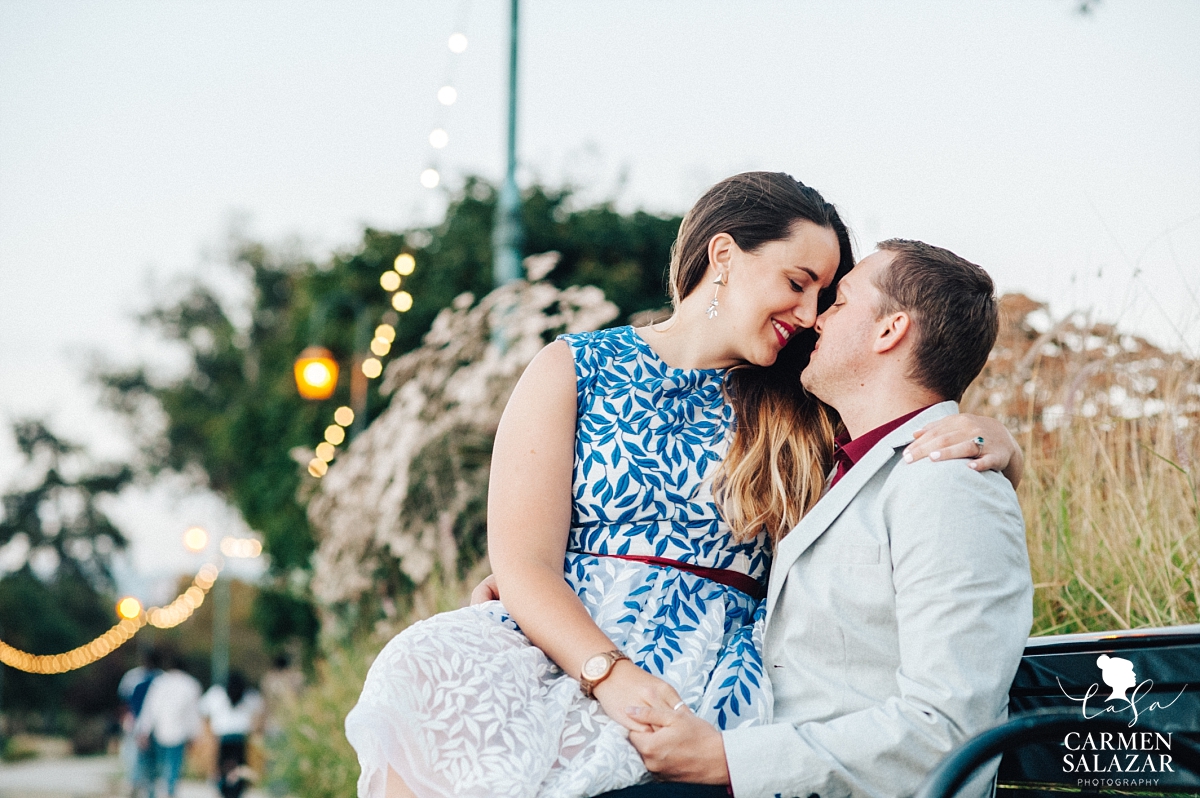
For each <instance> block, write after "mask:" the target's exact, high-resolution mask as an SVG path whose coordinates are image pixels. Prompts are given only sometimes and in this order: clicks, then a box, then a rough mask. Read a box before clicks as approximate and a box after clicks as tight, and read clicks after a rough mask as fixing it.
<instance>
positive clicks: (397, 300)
mask: <svg viewBox="0 0 1200 798" xmlns="http://www.w3.org/2000/svg"><path fill="white" fill-rule="evenodd" d="M412 306H413V298H412V294H410V293H408V292H407V291H397V292H396V293H394V294H392V307H393V308H395V309H396V310H398V311H399V312H401V313H405V312H407V311H408V310H409V309H411V308H412Z"/></svg>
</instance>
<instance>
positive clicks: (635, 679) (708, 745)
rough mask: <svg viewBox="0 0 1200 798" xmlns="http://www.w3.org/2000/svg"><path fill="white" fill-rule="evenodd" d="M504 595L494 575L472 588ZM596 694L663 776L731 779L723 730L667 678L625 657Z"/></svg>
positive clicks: (480, 594) (477, 597)
mask: <svg viewBox="0 0 1200 798" xmlns="http://www.w3.org/2000/svg"><path fill="white" fill-rule="evenodd" d="M499 598H500V591H499V588H498V587H497V585H496V580H495V577H492V576H489V577H487V578H486V579H484V580H483V581H482V582H480V583H479V585H478V586H476V588H475V590H474V591H472V593H471V603H472V604H482V603H483V602H485V601H493V600H496V599H499ZM593 694H594V695H595V697H596V700H597V701H599V702H600V706H601V707H603V708H604V712H605V713H606V714H607V715H608V716H609V717H610V718H612V719H613V720H615V721H616V722H617V723H620V724H621V725H622V726H624V727H625V728H627V729H629V742H631V743H632V744H633V747H634V748H636V749H637V752H638V753H639V754H641V756H642V761H643V762H645V764H646V769H647V770H649V771H650V772H651V773H653V774H654V775H655V776H656V777H657V778H659V779H662V780H663V781H679V782H686V783H689V784H728V783H729V768H728V767H727V766H726V764H725V743H724V741H723V739H722V738H721V733H720V732H719V731H717V728H716V727H715V726H713V725H712V724H711V723H709V722H708V721H706V720H703V719H702V718H699V717H697V716H696V715H695V714H694V713H693V712H692V711H691V710H690V709H688V708H687V706H686V705H682V706H681V704H682V701H681V700H680V698H679V694H678V693H677V692H675V688H674V687H672V686H671V685H669V684H667V683H666V682H665V681H663V680H662V679H660V678H658V677H657V676H654V675H653V674H650V673H647V672H646V671H644V670H642V669H641V668H639V667H638V666H637V665H635V664H634V663H632V662H630V661H629V660H621V661H620V662H617V663H616V664H615V665H614V666H613V670H612V673H611V674H610V675H609V676H608V678H607V679H605V680H604V681H602V682H601V683H600V684H598V685H596V687H595V689H594V690H593ZM677 706H678V709H676V708H675V707H677Z"/></svg>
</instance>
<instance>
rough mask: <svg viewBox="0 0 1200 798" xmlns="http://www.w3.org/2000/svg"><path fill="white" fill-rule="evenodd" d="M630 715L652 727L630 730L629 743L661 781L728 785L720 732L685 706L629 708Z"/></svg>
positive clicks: (727, 767)
mask: <svg viewBox="0 0 1200 798" xmlns="http://www.w3.org/2000/svg"><path fill="white" fill-rule="evenodd" d="M626 711H627V712H628V714H629V716H630V717H632V718H633V719H634V720H636V721H637V722H639V723H645V724H646V725H648V726H651V727H653V728H652V730H651V731H648V732H637V731H631V732H630V733H629V742H631V743H633V747H634V748H636V749H637V751H638V753H639V754H641V755H642V761H644V762H645V763H646V769H647V770H649V771H650V772H651V773H653V774H654V775H655V776H656V777H658V778H660V779H662V780H663V781H681V782H686V783H688V784H728V783H729V766H728V765H727V764H726V763H725V741H724V739H723V738H722V737H721V732H719V731H717V728H716V727H715V726H713V725H712V724H711V723H709V722H708V721H706V720H702V719H701V718H698V717H696V716H695V715H694V714H692V712H691V711H690V710H689V709H687V707H680V708H679V709H677V710H674V711H672V710H665V709H653V708H649V707H629V709H628V710H626Z"/></svg>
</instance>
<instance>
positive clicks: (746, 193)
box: [346, 172, 1015, 797]
mask: <svg viewBox="0 0 1200 798" xmlns="http://www.w3.org/2000/svg"><path fill="white" fill-rule="evenodd" d="M852 266H853V255H852V253H851V248H850V242H849V237H848V235H847V232H846V228H845V226H844V225H843V224H842V222H841V220H840V218H839V217H838V215H837V212H836V211H835V210H834V208H833V206H831V205H829V204H828V203H826V202H825V201H824V200H823V199H822V198H821V196H820V194H818V193H817V192H816V191H815V190H813V189H811V188H808V187H806V186H804V185H802V184H800V183H798V182H797V181H795V180H793V179H792V178H790V177H788V176H787V175H783V174H772V173H763V172H755V173H747V174H743V175H736V176H734V177H732V178H729V179H727V180H724V181H722V182H721V183H718V184H717V185H716V186H714V187H713V188H711V189H709V191H708V192H707V193H706V194H705V195H704V196H703V197H702V198H701V199H700V200H699V201H698V202H697V203H696V205H695V207H693V208H692V210H691V211H689V213H688V215H687V216H686V217H685V219H684V221H683V224H682V225H681V227H680V232H679V238H678V240H677V241H676V245H675V248H674V250H673V253H672V263H671V285H672V294H673V296H672V298H673V301H674V305H675V313H674V315H673V316H672V317H671V319H670V320H668V321H667V322H665V323H664V324H662V325H658V326H655V327H649V328H641V329H637V330H635V329H633V328H630V327H621V328H616V329H611V330H602V331H599V332H595V333H585V334H578V335H567V336H562V337H561V338H560V340H558V341H556V342H555V343H553V344H551V345H549V346H547V347H546V348H545V349H544V350H543V351H542V352H541V353H540V354H539V355H538V356H537V357H536V358H535V359H534V360H533V362H532V363H531V364H530V365H529V367H528V369H527V370H526V371H525V374H524V375H523V376H522V378H521V380H520V382H519V383H518V385H517V387H516V389H515V390H514V392H513V395H512V398H511V399H510V400H509V404H508V406H507V408H506V409H505V412H504V417H503V418H502V420H501V422H500V427H499V429H498V431H497V434H496V441H495V448H494V452H493V468H492V474H491V482H490V485H489V497H488V552H489V556H490V558H491V564H492V567H493V570H494V573H495V577H496V582H497V585H498V587H499V589H500V591H501V592H502V594H503V597H504V603H503V604H501V603H500V602H496V601H493V602H488V603H485V604H482V605H480V606H477V607H469V608H466V609H463V610H459V611H457V612H452V613H445V614H442V615H439V616H437V617H435V618H432V619H430V620H428V621H425V622H423V623H419V624H415V625H414V626H412V627H411V628H409V629H408V630H406V631H405V632H403V633H402V634H400V635H399V636H397V637H396V638H395V639H394V640H392V641H391V642H390V643H389V644H388V645H387V647H385V649H384V650H383V652H382V653H381V654H380V656H379V658H378V659H377V660H376V661H375V663H374V665H373V666H372V668H371V672H370V674H369V675H368V678H367V683H366V685H365V687H364V689H363V694H362V697H361V698H360V700H359V704H358V705H357V706H356V707H355V709H354V710H353V711H352V712H351V714H350V716H349V717H348V718H347V720H346V730H347V736H348V737H349V739H350V741H351V743H352V744H353V745H354V747H355V748H356V749H357V751H358V754H359V759H360V762H361V763H362V764H363V775H362V778H361V779H360V781H359V794H360V796H372V797H375V796H383V795H384V794H385V792H386V794H387V795H388V796H393V795H395V796H403V795H414V794H415V795H419V796H432V795H454V794H459V795H540V796H551V795H553V796H585V795H596V794H599V793H601V792H604V791H606V790H613V789H617V788H620V787H623V786H627V785H631V784H635V783H637V782H639V781H641V780H644V779H645V777H646V771H645V768H644V767H643V765H642V762H641V759H640V757H639V756H638V755H637V752H636V751H634V749H633V748H632V746H630V745H629V743H628V740H627V738H626V735H627V730H629V729H642V728H643V727H642V726H641V724H639V723H637V722H636V721H634V720H632V719H631V718H630V717H629V716H628V715H627V714H626V713H625V711H624V710H625V708H626V707H629V706H637V705H645V706H652V707H660V708H666V709H671V708H675V707H678V706H680V705H681V704H686V705H687V706H688V707H690V708H691V709H692V711H694V712H696V713H697V714H698V715H700V716H701V717H704V718H706V719H708V720H710V721H711V722H713V723H715V724H716V725H718V726H719V727H721V728H732V727H734V726H738V725H742V724H753V723H762V722H767V721H769V719H770V712H771V697H770V693H769V690H770V687H769V681H768V680H767V679H766V677H765V675H764V674H763V672H762V661H761V657H760V654H759V651H760V645H759V642H760V641H759V640H758V639H757V637H756V627H755V624H754V616H755V611H756V609H757V606H758V602H757V597H758V596H760V595H761V594H762V592H763V588H762V585H763V583H764V581H765V579H766V575H767V572H768V569H769V556H770V555H769V552H770V547H771V545H772V543H773V542H774V541H776V540H778V539H779V538H780V537H782V535H783V534H785V533H786V532H787V530H788V529H790V528H791V527H792V526H793V525H794V524H795V523H796V522H797V521H798V520H799V518H800V517H801V515H802V514H803V513H804V512H805V511H806V510H807V509H808V508H809V507H811V506H812V504H813V503H815V502H816V500H817V498H819V496H820V493H821V490H822V488H823V486H824V477H825V473H826V471H827V469H828V466H829V463H830V461H831V456H832V440H833V433H834V422H833V419H832V418H831V417H830V416H829V414H828V412H827V411H826V410H825V409H824V408H822V407H821V406H820V404H819V403H818V402H816V401H815V400H813V399H811V398H810V397H808V396H806V395H805V394H804V392H803V390H802V389H801V387H800V383H799V379H798V375H799V371H800V369H801V368H802V367H803V365H804V363H805V362H807V358H808V353H809V352H810V351H811V348H812V343H813V340H814V337H813V335H812V333H811V328H812V326H813V324H814V322H815V320H816V317H817V314H818V312H819V311H820V310H821V307H820V306H821V305H822V303H821V302H820V301H819V300H820V298H821V297H827V296H830V290H829V289H830V288H831V286H833V285H834V283H835V282H836V280H837V279H838V278H839V277H840V276H841V275H843V274H845V273H846V272H847V271H849V269H850V268H851V267H852ZM735 419H736V424H735V423H734V421H735ZM956 423H957V424H958V425H959V426H958V427H956V428H952V429H951V431H950V433H949V434H950V437H951V439H952V440H953V441H954V442H955V443H966V444H967V445H966V446H965V447H962V449H959V448H954V447H952V448H949V449H944V450H943V451H944V452H945V455H944V456H946V457H949V456H952V455H954V454H955V453H956V452H959V451H962V453H963V454H964V455H965V454H967V453H970V454H975V453H977V450H976V447H975V445H974V444H972V443H970V440H971V438H973V437H974V436H975V435H977V434H979V432H980V431H981V430H982V432H983V434H984V435H985V436H987V438H989V439H991V440H1001V441H1008V443H1007V445H1006V446H1005V450H1004V451H1000V452H997V453H991V452H989V455H994V456H996V457H998V459H999V461H1000V462H999V463H998V465H1001V466H1003V465H1006V464H1007V461H1008V459H1009V458H1008V455H1009V454H1011V453H1012V451H1013V450H1015V444H1014V443H1011V438H1009V436H1007V433H1004V432H1003V427H1001V426H1000V425H999V424H998V423H996V422H994V421H990V420H987V419H968V421H967V424H966V425H965V427H964V424H963V421H962V420H961V419H960V420H958V421H957V422H956ZM967 427H969V429H967ZM964 429H966V431H965V432H964V431H963V430H964ZM942 432H944V430H939V431H937V434H936V435H935V431H933V430H932V429H931V431H930V432H929V433H927V439H928V437H929V436H933V437H936V438H937V439H938V440H939V441H940V440H941V437H940V434H941V433H942ZM984 465H985V462H983V461H981V462H980V463H979V464H978V466H979V467H983V466H984ZM714 490H715V492H716V498H714ZM718 499H719V504H720V505H721V513H720V514H718V512H717V504H718ZM727 522H728V523H727ZM564 563H565V567H564ZM593 698H594V700H593Z"/></svg>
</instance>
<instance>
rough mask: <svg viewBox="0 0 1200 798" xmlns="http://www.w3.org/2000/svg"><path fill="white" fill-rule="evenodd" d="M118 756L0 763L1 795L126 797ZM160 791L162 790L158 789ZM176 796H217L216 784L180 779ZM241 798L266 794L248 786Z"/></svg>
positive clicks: (14, 797) (9, 797) (4, 797)
mask: <svg viewBox="0 0 1200 798" xmlns="http://www.w3.org/2000/svg"><path fill="white" fill-rule="evenodd" d="M126 795H127V793H126V792H125V787H124V785H123V783H122V781H121V760H120V758H119V757H115V756H89V757H70V758H68V759H34V760H32V761H29V762H18V763H15V764H11V765H8V764H0V798H126ZM159 795H160V796H162V795H165V793H164V792H163V791H162V790H161V785H160V790H159ZM175 798H218V793H217V790H216V788H215V787H213V786H212V785H211V784H207V783H205V782H202V781H181V782H179V787H178V789H177V790H176V793H175ZM244 798H265V793H263V792H261V791H259V790H248V791H247V792H246V793H244Z"/></svg>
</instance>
